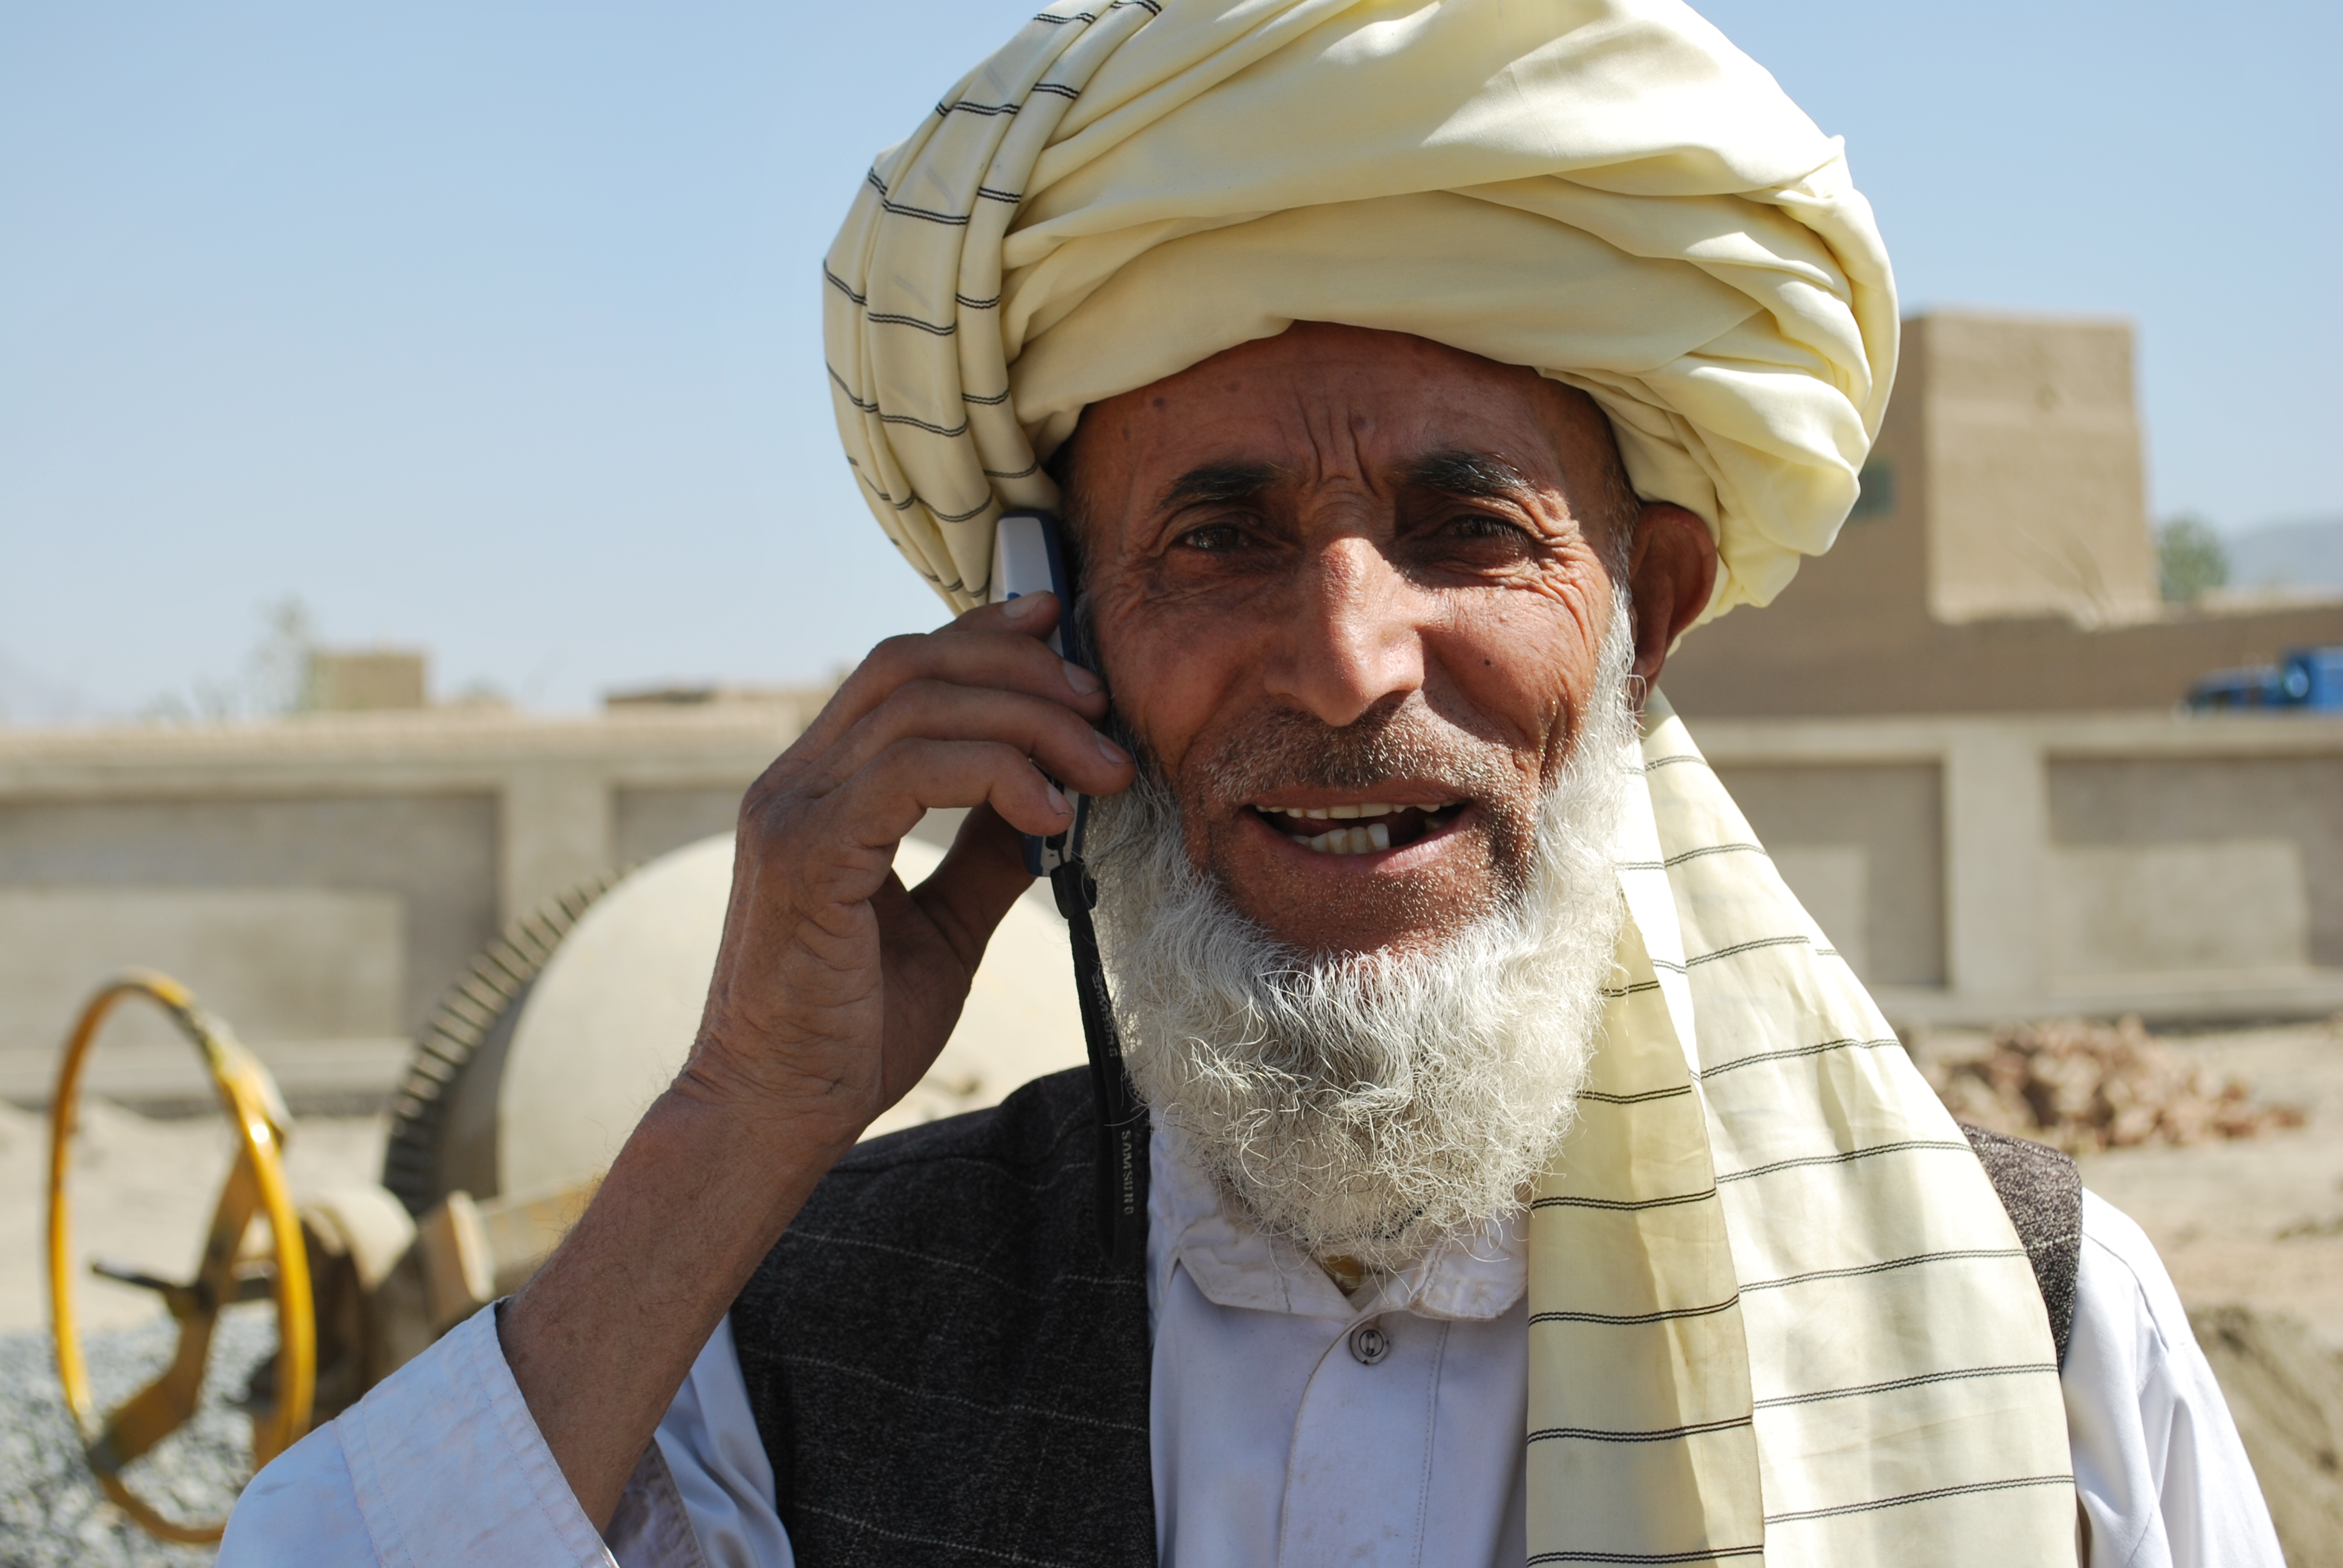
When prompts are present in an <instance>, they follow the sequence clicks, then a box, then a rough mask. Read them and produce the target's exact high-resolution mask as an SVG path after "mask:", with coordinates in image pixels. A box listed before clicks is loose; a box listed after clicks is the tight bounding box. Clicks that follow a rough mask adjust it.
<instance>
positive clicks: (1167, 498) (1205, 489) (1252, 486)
mask: <svg viewBox="0 0 2343 1568" xmlns="http://www.w3.org/2000/svg"><path fill="white" fill-rule="evenodd" d="M1284 477H1285V470H1284V469H1282V468H1281V467H1278V466H1277V465H1276V464H1274V463H1241V462H1233V461H1232V462H1226V463H1206V464H1204V465H1202V467H1194V468H1191V469H1189V470H1188V471H1187V472H1186V473H1184V474H1182V475H1181V476H1180V477H1178V478H1176V479H1174V480H1172V483H1171V484H1169V485H1167V486H1165V487H1164V490H1163V494H1162V496H1161V498H1159V499H1158V500H1157V501H1156V503H1155V509H1156V510H1157V511H1159V512H1169V511H1173V510H1176V509H1177V508H1181V507H1192V506H1195V505H1198V504H1199V503H1202V504H1203V505H1207V506H1210V505H1212V504H1214V503H1224V502H1228V501H1244V500H1250V499H1252V498H1253V497H1255V496H1258V495H1260V494H1261V493H1262V491H1263V490H1266V489H1268V488H1269V487H1271V486H1272V485H1274V484H1276V483H1277V482H1278V481H1280V480H1281V479H1282V478H1284Z"/></svg>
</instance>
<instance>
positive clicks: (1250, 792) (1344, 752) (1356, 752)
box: [1196, 699, 1527, 805]
mask: <svg viewBox="0 0 2343 1568" xmlns="http://www.w3.org/2000/svg"><path fill="white" fill-rule="evenodd" d="M1196 760H1197V766H1198V767H1199V768H1200V769H1201V777H1202V780H1203V783H1204V785H1205V787H1206V789H1208V790H1209V791H1210V792H1211V795H1212V799H1215V800H1217V801H1219V802H1222V803H1223V804H1229V805H1240V804H1242V803H1243V802H1245V801H1247V800H1251V799H1256V798H1258V797H1259V796H1262V795H1264V794H1267V793H1268V792H1269V791H1271V790H1272V789H1373V787H1374V786H1375V785H1377V784H1380V783H1383V782H1384V781H1385V780H1387V779H1422V780H1425V781H1431V782H1438V783H1441V784H1443V785H1447V786H1449V787H1451V788H1453V789H1455V790H1456V792H1457V793H1458V794H1459V795H1461V796H1463V797H1465V798H1467V799H1473V800H1482V801H1490V800H1499V799H1505V798H1507V797H1509V796H1517V795H1520V794H1521V793H1522V792H1523V788H1524V785H1525V783H1527V781H1526V780H1524V779H1523V777H1522V774H1521V769H1520V768H1519V766H1518V765H1517V764H1516V763H1515V761H1514V760H1513V754H1512V752H1511V751H1510V750H1509V749H1507V748H1505V747H1504V746H1503V745H1501V744H1500V743H1498V742H1496V741H1493V740H1484V739H1481V738H1480V737H1478V736H1475V735H1472V734H1470V733H1468V732H1467V731H1465V730H1463V729H1458V728H1457V727H1456V726H1454V725H1453V724H1450V723H1448V722H1446V721H1445V720H1443V719H1441V718H1440V717H1439V716H1438V715H1437V714H1435V713H1433V711H1432V709H1431V708H1430V707H1429V706H1428V705H1427V704H1425V703H1424V702H1423V701H1422V700H1421V699H1413V700H1408V701H1403V702H1399V703H1394V704H1392V705H1390V706H1388V707H1383V708H1377V709H1370V710H1369V711H1368V712H1366V713H1365V714H1363V715H1361V716H1360V717H1359V718H1358V719H1354V720H1353V721H1352V722H1351V723H1349V724H1346V725H1340V726H1337V725H1332V724H1328V723H1326V722H1325V721H1324V720H1323V719H1318V718H1316V717H1314V716H1312V715H1311V714H1308V713H1305V712H1302V710H1301V709H1292V708H1269V709H1262V710H1261V711H1259V712H1257V713H1255V714H1253V715H1252V716H1251V717H1250V718H1248V719H1247V720H1246V722H1245V724H1244V727H1243V729H1242V730H1241V731H1239V732H1237V733H1234V734H1231V735H1227V736H1224V737H1222V738H1221V739H1220V740H1219V741H1218V742H1217V743H1216V744H1215V746H1214V748H1213V749H1212V753H1211V755H1209V756H1206V757H1203V758H1201V759H1196Z"/></svg>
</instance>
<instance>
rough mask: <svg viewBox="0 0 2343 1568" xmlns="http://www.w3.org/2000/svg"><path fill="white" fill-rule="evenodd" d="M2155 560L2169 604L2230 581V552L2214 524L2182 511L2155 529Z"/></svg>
mask: <svg viewBox="0 0 2343 1568" xmlns="http://www.w3.org/2000/svg"><path fill="white" fill-rule="evenodd" d="M2156 553H2157V566H2158V568H2159V570H2160V575H2161V577H2162V578H2163V583H2164V598H2165V601H2166V602H2167V603H2168V604H2187V603H2188V602H2189V601H2190V600H2192V599H2196V598H2202V597H2203V596H2204V594H2205V593H2206V592H2207V590H2209V589H2212V588H2219V587H2221V586H2222V585H2223V584H2225V583H2227V581H2228V580H2229V552H2228V550H2227V548H2224V547H2223V546H2222V544H2221V536H2220V535H2218V534H2217V533H2215V532H2214V531H2213V525H2212V524H2210V523H2208V522H2207V521H2206V520H2205V519H2204V518H2200V517H2198V516H2197V514H2196V513H2194V512H2183V513H2181V514H2180V515H2179V516H2178V517H2177V518H2171V519H2169V520H2168V521H2167V522H2166V523H2165V525H2164V526H2163V527H2162V528H2158V529H2157V530H2156Z"/></svg>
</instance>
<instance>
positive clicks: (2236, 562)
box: [2224, 518, 2343, 588]
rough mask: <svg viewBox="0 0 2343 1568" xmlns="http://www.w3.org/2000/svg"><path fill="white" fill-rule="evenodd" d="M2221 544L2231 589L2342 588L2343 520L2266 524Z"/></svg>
mask: <svg viewBox="0 0 2343 1568" xmlns="http://www.w3.org/2000/svg"><path fill="white" fill-rule="evenodd" d="M2224 542H2225V544H2226V545H2227V548H2228V552H2229V586H2230V587H2231V588H2343V518H2305V519H2304V520H2302V521H2300V522H2292V523H2266V524H2264V525H2262V526H2261V527H2260V528H2247V530H2245V531H2244V532H2243V533H2239V534H2235V535H2232V536H2231V537H2230V538H2228V539H2227V540H2226V541H2224Z"/></svg>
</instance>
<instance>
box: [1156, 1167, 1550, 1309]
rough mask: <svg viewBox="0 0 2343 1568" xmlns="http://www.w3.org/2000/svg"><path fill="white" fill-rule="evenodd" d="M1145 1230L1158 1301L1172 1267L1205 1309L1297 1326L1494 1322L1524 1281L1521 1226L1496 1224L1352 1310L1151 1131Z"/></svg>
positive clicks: (1367, 1295)
mask: <svg viewBox="0 0 2343 1568" xmlns="http://www.w3.org/2000/svg"><path fill="white" fill-rule="evenodd" d="M1149 1165H1150V1167H1151V1171H1150V1174H1151V1178H1152V1180H1151V1182H1150V1184H1149V1191H1148V1200H1147V1208H1148V1223H1149V1227H1150V1228H1151V1230H1152V1231H1154V1232H1155V1234H1156V1235H1157V1236H1158V1237H1160V1238H1161V1239H1162V1241H1163V1242H1164V1244H1163V1245H1162V1246H1161V1247H1158V1248H1151V1249H1150V1251H1151V1252H1152V1253H1153V1254H1154V1258H1155V1265H1154V1266H1155V1269H1156V1271H1157V1272H1158V1273H1159V1275H1160V1277H1159V1278H1158V1279H1157V1280H1155V1281H1154V1283H1155V1285H1156V1286H1157V1287H1158V1289H1157V1292H1156V1294H1158V1295H1159V1296H1160V1295H1161V1287H1162V1286H1163V1285H1165V1284H1166V1283H1168V1282H1169V1281H1170V1278H1171V1271H1172V1266H1173V1265H1175V1264H1176V1265H1178V1266H1179V1267H1181V1268H1184V1269H1185V1270H1187V1271H1188V1277H1189V1278H1190V1279H1192V1280H1193V1281H1194V1282H1195V1284H1196V1288H1197V1289H1198V1290H1199V1291H1201V1292H1203V1295H1204V1297H1205V1299H1206V1300H1207V1301H1210V1302H1214V1303H1215V1304H1217V1305H1220V1306H1223V1307H1247V1308H1251V1309H1252V1310H1253V1311H1255V1312H1289V1313H1293V1314H1296V1315H1299V1316H1305V1317H1317V1318H1338V1319H1342V1320H1344V1321H1349V1320H1351V1319H1353V1318H1367V1317H1373V1316H1375V1315H1377V1314H1378V1313H1382V1312H1413V1313H1415V1314H1416V1315H1418V1316H1419V1317H1426V1318H1495V1317H1499V1316H1502V1315H1503V1313H1504V1312H1506V1311H1507V1310H1509V1309H1510V1308H1511V1307H1512V1306H1513V1303H1514V1302H1516V1301H1518V1300H1520V1299H1521V1295H1522V1292H1523V1289H1524V1288H1525V1287H1526V1285H1527V1282H1528V1277H1529V1267H1528V1256H1529V1245H1528V1230H1527V1226H1526V1224H1525V1223H1524V1216H1523V1215H1521V1214H1518V1213H1516V1214H1508V1215H1500V1216H1498V1217H1497V1218H1495V1219H1493V1220H1491V1221H1489V1222H1488V1223H1486V1224H1484V1225H1483V1226H1482V1227H1481V1228H1480V1229H1479V1230H1478V1231H1474V1232H1473V1233H1472V1234H1471V1235H1469V1236H1462V1237H1452V1238H1450V1239H1449V1240H1446V1241H1442V1242H1440V1243H1439V1244H1438V1245H1436V1246H1435V1247H1433V1249H1432V1251H1429V1252H1427V1253H1426V1254H1424V1256H1423V1257H1421V1258H1419V1259H1417V1260H1416V1261H1414V1262H1413V1263H1412V1264H1410V1265H1408V1266H1407V1267H1406V1268H1404V1269H1403V1270H1401V1271H1398V1272H1397V1273H1395V1274H1393V1275H1392V1276H1390V1277H1389V1278H1387V1279H1386V1280H1384V1281H1383V1286H1382V1289H1381V1290H1380V1291H1369V1292H1362V1293H1361V1295H1360V1296H1359V1298H1358V1299H1357V1300H1356V1301H1353V1300H1352V1299H1350V1298H1349V1297H1346V1296H1344V1295H1343V1294H1342V1292H1341V1290H1339V1289H1337V1288H1336V1286H1335V1284H1334V1282H1333V1281H1332V1280H1330V1279H1328V1278H1327V1277H1326V1272H1325V1271H1324V1270H1322V1269H1321V1268H1320V1267H1319V1266H1318V1265H1317V1264H1316V1263H1315V1262H1313V1261H1312V1260H1311V1259H1310V1258H1308V1257H1307V1256H1305V1255H1304V1254H1303V1253H1302V1251H1301V1250H1300V1249H1299V1248H1297V1247H1295V1246H1294V1245H1293V1244H1292V1242H1290V1241H1286V1240H1285V1239H1284V1238H1282V1237H1279V1236H1272V1235H1269V1234H1268V1233H1266V1232H1264V1231H1262V1229H1261V1228H1260V1227H1259V1226H1257V1225H1255V1224H1254V1223H1253V1222H1252V1219H1251V1218H1250V1217H1249V1216H1247V1215H1246V1214H1245V1213H1244V1212H1243V1211H1242V1210H1241V1209H1239V1208H1238V1207H1237V1206H1236V1205H1235V1204H1234V1203H1232V1201H1229V1200H1228V1197H1227V1195H1226V1194H1225V1193H1224V1192H1223V1191H1222V1189H1221V1186H1220V1183H1219V1182H1217V1181H1214V1180H1213V1179H1212V1176H1211V1175H1210V1174H1209V1173H1208V1172H1207V1171H1205V1170H1204V1168H1203V1166H1202V1164H1201V1162H1199V1161H1197V1160H1196V1159H1195V1158H1194V1157H1193V1155H1192V1149H1191V1146H1190V1145H1189V1143H1188V1141H1187V1139H1186V1138H1185V1137H1184V1136H1183V1135H1182V1134H1181V1133H1179V1132H1178V1131H1175V1130H1173V1129H1172V1128H1169V1127H1166V1126H1164V1125H1162V1124H1161V1123H1160V1122H1159V1123H1158V1124H1157V1126H1156V1129H1155V1134H1154V1139H1153V1142H1152V1146H1151V1149H1150V1151H1149Z"/></svg>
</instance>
